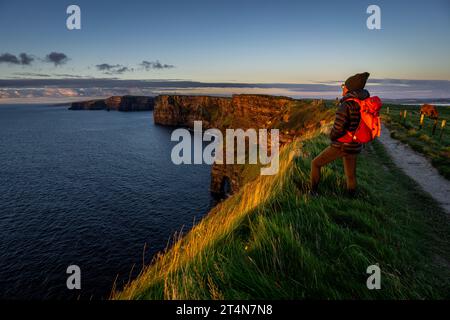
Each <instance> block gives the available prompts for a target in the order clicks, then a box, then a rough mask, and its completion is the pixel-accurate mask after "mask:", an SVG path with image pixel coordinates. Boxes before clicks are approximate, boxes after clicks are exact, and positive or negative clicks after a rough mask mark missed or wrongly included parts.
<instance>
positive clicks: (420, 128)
mask: <svg viewBox="0 0 450 320" xmlns="http://www.w3.org/2000/svg"><path fill="white" fill-rule="evenodd" d="M424 118H425V115H424V114H423V113H422V114H421V115H420V125H419V130H422V127H423V119H424Z"/></svg>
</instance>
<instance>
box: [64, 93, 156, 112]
mask: <svg viewBox="0 0 450 320" xmlns="http://www.w3.org/2000/svg"><path fill="white" fill-rule="evenodd" d="M154 104H155V99H154V98H153V97H145V96H112V97H109V98H107V99H99V100H88V101H81V102H73V103H72V105H71V106H70V108H69V110H108V111H109V110H115V111H146V110H153V107H154Z"/></svg>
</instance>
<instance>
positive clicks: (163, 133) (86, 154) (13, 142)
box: [0, 105, 214, 299]
mask: <svg viewBox="0 0 450 320" xmlns="http://www.w3.org/2000/svg"><path fill="white" fill-rule="evenodd" d="M172 130H173V129H171V128H167V127H162V126H156V125H154V124H153V114H152V112H136V113H121V112H106V111H69V110H67V107H54V106H43V105H14V106H4V105H0V298H3V299H50V298H52V299H78V298H81V299H91V298H94V299H104V298H107V297H108V295H109V293H110V290H111V287H112V285H113V283H114V280H115V279H116V277H117V285H118V287H120V286H121V285H122V284H123V283H124V282H126V281H128V279H129V278H130V276H131V278H132V277H133V276H135V275H136V273H137V272H139V271H140V270H141V268H142V265H143V262H145V263H148V262H149V261H150V260H151V258H152V256H153V255H154V254H155V253H156V252H158V251H159V250H162V249H164V248H165V247H166V245H167V243H168V241H169V239H170V237H171V236H173V234H174V233H175V232H176V231H180V230H182V229H183V230H184V231H187V230H188V229H189V228H190V227H192V225H193V224H194V223H195V222H196V221H197V222H198V221H199V220H200V219H201V218H202V217H203V216H204V215H205V214H206V213H207V212H208V211H209V209H210V208H211V206H212V205H213V204H214V199H213V198H212V197H211V195H210V193H209V183H210V167H209V166H207V165H182V166H176V165H174V164H172V162H171V159H170V152H171V148H172V146H173V145H174V144H175V143H174V142H171V141H170V134H171V132H172ZM144 248H145V250H144ZM73 264H74V265H78V266H79V267H80V269H81V290H68V289H67V287H66V280H67V277H68V276H69V275H68V274H66V269H67V267H68V266H69V265H73ZM133 265H134V268H133Z"/></svg>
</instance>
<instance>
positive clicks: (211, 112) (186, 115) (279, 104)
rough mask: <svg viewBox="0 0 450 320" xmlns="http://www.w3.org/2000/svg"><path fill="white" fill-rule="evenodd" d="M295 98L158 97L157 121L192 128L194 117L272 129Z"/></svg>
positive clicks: (207, 123) (210, 124) (209, 123)
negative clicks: (272, 125)
mask: <svg viewBox="0 0 450 320" xmlns="http://www.w3.org/2000/svg"><path fill="white" fill-rule="evenodd" d="M293 102H294V100H293V99H291V98H287V97H275V96H265V95H233V97H232V98H222V97H209V96H167V95H166V96H158V97H156V99H155V109H154V113H153V116H154V119H155V123H157V124H162V125H171V126H185V127H190V128H192V127H193V126H194V121H195V120H201V121H203V127H206V128H218V129H226V128H227V127H230V128H236V129H237V128H241V129H248V128H269V127H271V124H273V123H274V122H275V121H276V120H277V119H279V118H280V116H281V115H283V114H288V113H289V110H290V107H291V105H292V103H293Z"/></svg>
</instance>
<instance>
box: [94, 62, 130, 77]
mask: <svg viewBox="0 0 450 320" xmlns="http://www.w3.org/2000/svg"><path fill="white" fill-rule="evenodd" d="M95 67H96V68H97V70H99V71H103V73H105V74H122V73H125V72H133V71H134V69H133V68H129V67H127V66H123V65H121V64H109V63H102V64H97V65H96V66H95Z"/></svg>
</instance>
